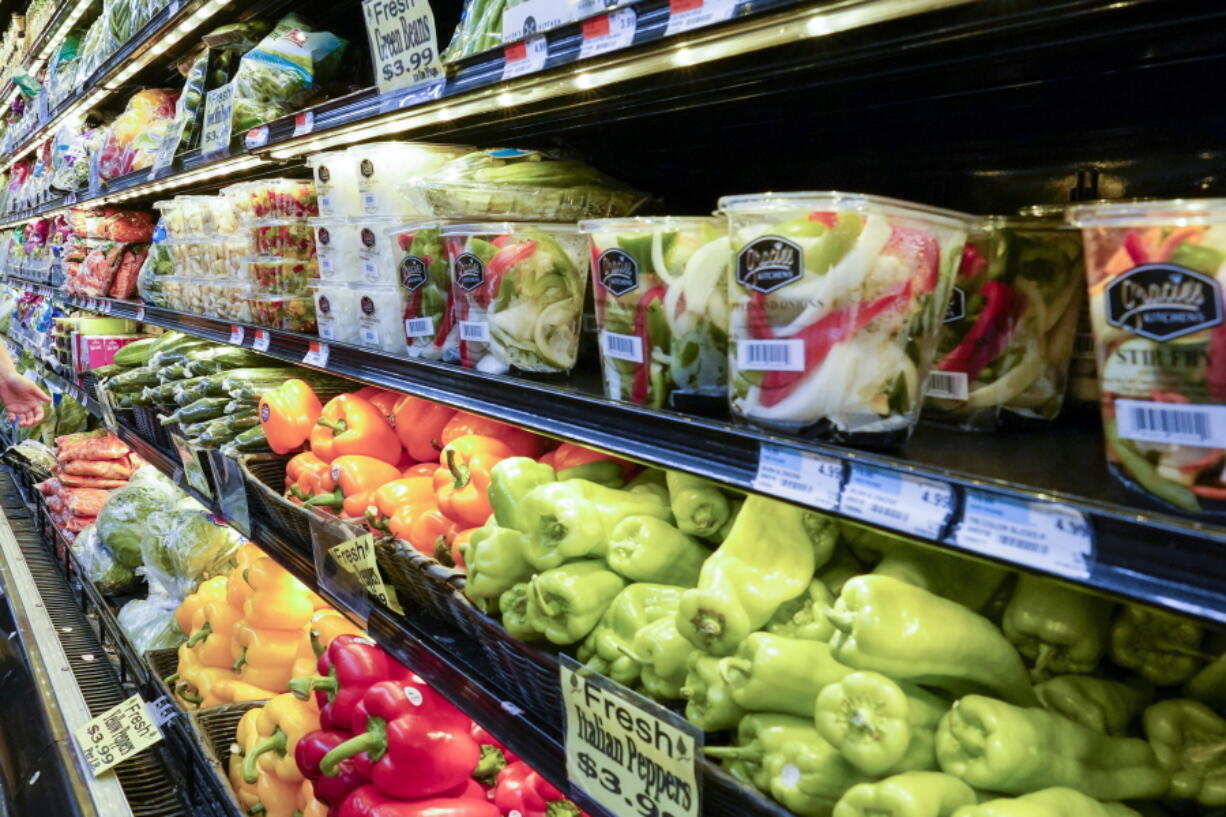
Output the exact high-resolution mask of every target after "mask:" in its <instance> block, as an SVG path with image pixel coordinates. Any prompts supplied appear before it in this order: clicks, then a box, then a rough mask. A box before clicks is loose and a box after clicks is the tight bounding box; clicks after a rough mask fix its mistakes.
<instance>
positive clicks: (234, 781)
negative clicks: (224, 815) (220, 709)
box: [226, 708, 260, 814]
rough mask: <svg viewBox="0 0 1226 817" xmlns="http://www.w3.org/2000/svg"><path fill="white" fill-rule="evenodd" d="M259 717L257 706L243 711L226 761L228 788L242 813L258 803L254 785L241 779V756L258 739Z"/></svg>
mask: <svg viewBox="0 0 1226 817" xmlns="http://www.w3.org/2000/svg"><path fill="white" fill-rule="evenodd" d="M259 717H260V710H259V709H258V708H256V709H248V710H247V711H246V712H244V713H243V717H242V718H240V719H239V722H238V729H237V730H236V731H235V733H234V743H232V744H231V745H230V760H229V761H228V762H227V763H226V772H227V773H228V776H229V778H230V788H231V789H233V791H234V796H235V798H237V799H238V804H239V806H240V807H241V809H242V811H243V813H244V814H251V813H252V809H254V808H257V807H258V806H259V804H260V795H259V793H258V792H257V790H256V786H255V785H254V784H252V783H248V782H247V781H245V780H243V758H244V757H246V754H247V751H248V749H249V748H250V747H252V746H255V744H256V743H257V742H258V741H259V739H260V733H259V730H258V729H256V722H257V721H258V720H259Z"/></svg>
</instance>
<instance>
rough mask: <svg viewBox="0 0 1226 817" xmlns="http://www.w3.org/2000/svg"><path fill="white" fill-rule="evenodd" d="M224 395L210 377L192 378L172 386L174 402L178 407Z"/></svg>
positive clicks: (219, 386)
mask: <svg viewBox="0 0 1226 817" xmlns="http://www.w3.org/2000/svg"><path fill="white" fill-rule="evenodd" d="M225 396H226V393H225V391H224V390H223V389H222V388H221V384H220V383H217V382H216V381H215V380H214V379H213V378H211V377H192V378H189V379H187V380H180V381H179V382H178V383H175V384H174V401H175V402H176V403H177V404H179V405H180V406H186V405H187V404H188V403H194V402H196V401H197V400H199V399H200V398H201V397H225Z"/></svg>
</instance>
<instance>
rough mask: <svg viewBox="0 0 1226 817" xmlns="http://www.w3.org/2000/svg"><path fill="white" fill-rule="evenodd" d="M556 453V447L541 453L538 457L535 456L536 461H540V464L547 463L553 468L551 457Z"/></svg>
mask: <svg viewBox="0 0 1226 817" xmlns="http://www.w3.org/2000/svg"><path fill="white" fill-rule="evenodd" d="M557 453H558V449H556V448H555V449H553V450H552V451H546V452H545V453H544V454H541V455H540V456H539V457H537V458H536V461H537V462H539V463H541V464H542V465H548V466H549V467H550V468H553V459H554V457H555V456H556V455H557ZM554 470H555V471H556V470H557V469H556V468H554Z"/></svg>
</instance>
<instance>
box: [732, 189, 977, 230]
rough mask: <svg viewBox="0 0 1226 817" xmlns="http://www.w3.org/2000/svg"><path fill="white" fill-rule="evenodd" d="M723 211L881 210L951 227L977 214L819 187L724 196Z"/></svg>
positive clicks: (961, 225) (963, 223)
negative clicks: (814, 189) (791, 191)
mask: <svg viewBox="0 0 1226 817" xmlns="http://www.w3.org/2000/svg"><path fill="white" fill-rule="evenodd" d="M718 206H719V209H720V211H721V212H724V213H729V212H735V211H737V210H744V211H750V212H754V211H759V212H769V211H771V210H797V209H819V208H829V209H833V210H858V211H861V212H869V211H879V212H884V213H885V214H887V215H893V216H901V217H904V218H923V219H927V220H929V221H936V222H941V223H945V224H947V225H948V226H951V227H965V226H966V223H967V221H968V220H969V219H973V218H974V216H972V215H970V214H968V213H962V212H959V211H958V210H946V209H945V208H942V207H932V206H930V205H927V204H917V203H916V202H911V201H904V200H902V199H891V198H887V197H885V196H874V195H871V194H869V193H844V192H841V191H838V190H819V191H813V192H794V193H751V194H744V195H738V196H722V197H721V198H720V200H719V203H718Z"/></svg>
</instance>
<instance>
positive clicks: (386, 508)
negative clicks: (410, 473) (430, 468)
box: [365, 477, 435, 531]
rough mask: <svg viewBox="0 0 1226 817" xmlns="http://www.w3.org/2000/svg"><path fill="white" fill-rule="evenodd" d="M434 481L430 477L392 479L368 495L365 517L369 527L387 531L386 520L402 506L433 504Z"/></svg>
mask: <svg viewBox="0 0 1226 817" xmlns="http://www.w3.org/2000/svg"><path fill="white" fill-rule="evenodd" d="M434 501H435V499H434V481H433V479H431V478H430V477H409V478H408V479H405V478H401V479H394V480H392V481H391V482H389V483H387V484H385V485H383V486H382V487H380V488H379V489H378V490H376V491H374V492H373V493H372V494H371V495H370V502H369V503H368V506H367V508H366V512H365V517H366V521H367V523H368V524H369V525H371V526H373V527H375V528H378V529H379V530H384V531H386V530H387V519H388V518H390V517H391V516H393V515H394V514H395V513H396V510H397V509H398V508H400V506H402V505H420V504H421V503H423V502H434Z"/></svg>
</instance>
